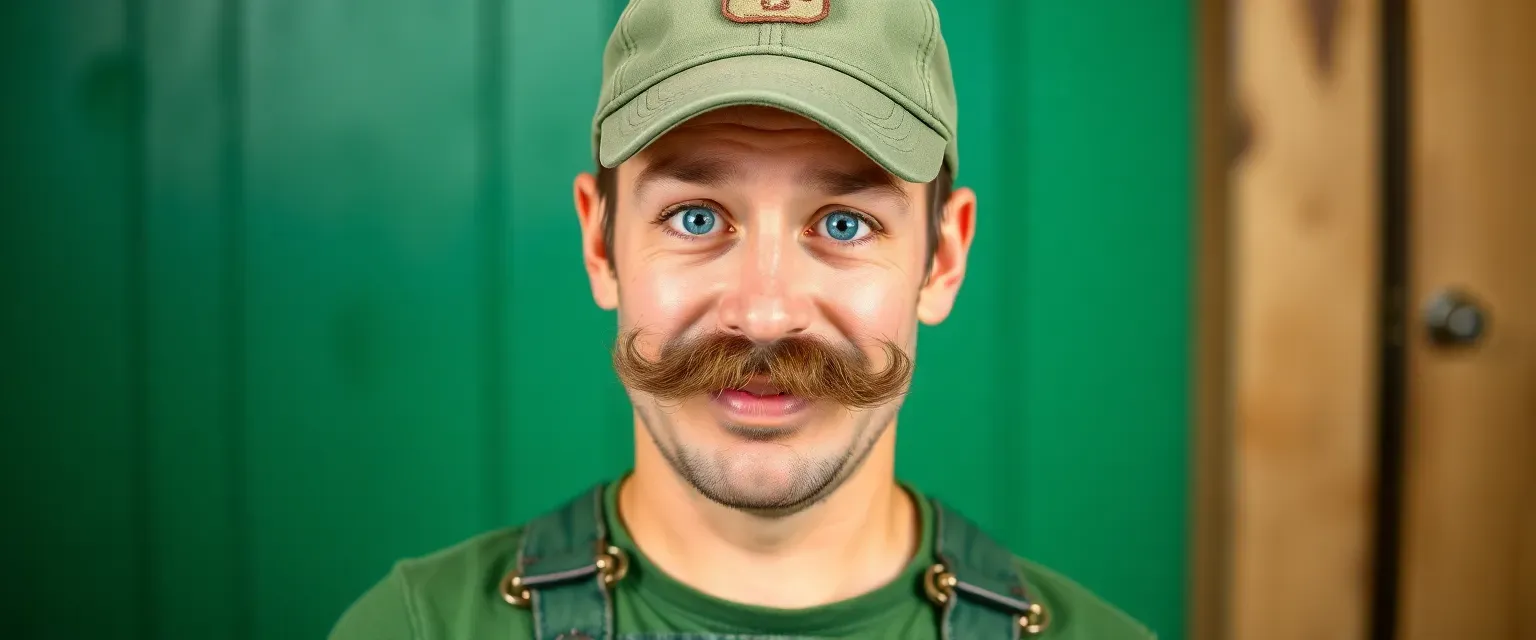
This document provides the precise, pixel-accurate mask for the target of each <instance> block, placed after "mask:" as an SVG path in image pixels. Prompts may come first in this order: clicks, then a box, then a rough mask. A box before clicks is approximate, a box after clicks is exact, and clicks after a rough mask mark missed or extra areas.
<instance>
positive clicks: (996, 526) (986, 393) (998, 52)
mask: <svg viewBox="0 0 1536 640" xmlns="http://www.w3.org/2000/svg"><path fill="white" fill-rule="evenodd" d="M935 4H936V5H937V6H938V9H939V19H940V22H941V25H940V26H941V27H942V28H943V29H944V35H945V43H946V44H947V45H948V46H949V56H950V65H951V67H952V69H953V73H954V78H955V89H956V92H957V99H958V101H959V105H960V113H959V116H958V131H959V134H960V172H959V174H958V175H956V176H955V178H956V185H957V186H965V187H971V188H972V189H975V190H976V192H977V199H978V205H977V211H976V240H975V243H974V244H973V245H972V248H971V254H970V259H969V264H968V265H967V268H966V277H965V285H964V286H963V287H962V288H961V290H960V296H959V298H958V299H957V301H956V303H955V310H954V313H953V314H952V315H951V316H950V318H949V319H948V320H946V321H945V322H944V323H943V324H940V325H938V326H933V327H920V328H919V331H918V340H917V369H916V372H915V375H914V379H913V381H912V392H911V394H909V395H908V397H907V399H906V401H905V404H904V405H903V407H902V411H901V416H900V420H899V424H898V426H897V437H896V440H897V445H896V451H897V470H898V473H899V474H901V475H902V476H903V477H904V478H905V479H907V480H908V481H910V482H912V483H914V484H915V485H916V486H918V487H921V488H922V489H923V490H925V491H927V492H929V493H931V494H933V495H935V496H937V497H939V498H940V499H943V500H945V501H946V502H947V503H948V504H950V505H952V506H953V508H955V509H956V510H958V511H960V512H961V513H964V514H966V515H967V516H969V517H971V518H972V519H974V520H976V521H977V523H979V524H981V525H983V526H985V527H987V528H988V529H989V530H991V531H994V532H996V533H997V535H998V536H999V538H1000V539H1009V540H1010V541H1015V542H1016V541H1018V533H1019V527H1018V525H1019V521H1020V518H1017V517H1015V516H1017V515H1021V514H1020V513H1019V512H1018V511H1015V510H1010V509H1006V508H1005V507H1004V506H1005V505H1006V504H1008V503H1009V502H1010V501H1012V500H1016V499H1017V497H1018V496H1017V494H1016V493H1014V492H1011V491H1004V490H1002V489H1001V488H998V489H996V490H990V489H983V488H980V487H978V486H977V485H976V483H975V482H974V480H975V478H977V477H988V478H997V477H1003V476H1005V475H1006V473H1007V470H1008V467H1006V466H1004V465H1003V463H1004V462H1005V461H1006V457H1007V456H1009V455H1010V454H1011V452H1012V451H1013V447H1011V446H1009V445H1010V442H1017V434H1018V431H1017V427H1018V423H1017V421H1015V420H1012V419H1011V417H1010V416H1006V415H1000V414H998V413H997V412H996V411H995V410H994V407H996V406H997V405H998V404H1000V403H1003V402H1006V401H1007V399H1008V398H1010V397H1015V396H1016V394H1017V392H1018V389H1017V375H1016V374H1017V373H1018V370H1019V367H1018V366H1017V363H1016V362H1013V361H997V360H994V359H992V358H990V357H989V355H990V354H992V353H996V352H997V351H998V350H1005V349H1008V348H1009V347H1010V346H1017V343H1018V340H1017V335H1016V334H1014V333H1011V332H1007V331H1004V330H1002V329H1001V327H1002V326H1003V325H1002V323H1001V322H1000V321H1001V320H1002V318H1000V315H1001V314H1002V311H1001V309H1002V308H1003V307H1004V305H1006V303H1007V302H1008V300H1006V298H1005V296H1003V295H1000V294H999V292H1000V290H1002V289H1003V288H1004V287H1006V286H1007V284H1008V282H1007V281H1006V280H1005V279H1003V278H1001V277H1000V276H1001V274H1000V273H999V272H1000V269H999V268H998V265H999V264H1000V263H1001V261H1002V260H1003V259H1004V256H1005V252H1006V251H1007V247H1008V241H1007V239H1006V235H1005V230H1006V229H1009V228H1016V227H1017V223H1016V221H1015V220H1012V219H1011V218H1012V217H1013V216H1012V214H1011V213H1010V207H1009V205H1008V203H1009V202H1010V201H1011V202H1017V201H1018V196H1017V194H1004V193H1002V190H1003V189H1002V183H1001V182H1000V181H999V179H998V178H999V175H1000V173H1001V172H1002V171H1003V170H1004V169H1005V167H1004V166H1003V165H1002V164H1001V162H1000V150H1001V149H1000V148H1001V147H1002V146H1003V144H1004V141H1005V138H1004V137H1003V136H1002V135H1001V134H1002V131H1001V124H1002V123H1001V122H1000V121H999V119H998V116H999V107H1000V104H999V97H1000V95H1001V93H1002V92H1003V90H1004V87H1003V86H1002V85H1000V84H999V83H998V82H997V76H998V69H999V65H998V64H997V62H996V61H997V60H998V58H999V57H1000V56H1009V55H1017V54H1018V52H1017V51H1011V52H1010V51H1006V50H1004V49H1003V48H1002V47H1001V45H1000V43H999V41H998V32H997V29H996V28H995V27H996V25H997V24H998V23H999V21H1000V20H1001V19H1002V16H1003V12H1002V11H1001V8H1002V7H1001V5H999V4H997V3H994V2H957V1H955V0H948V1H945V0H939V1H938V2H936V3H935ZM962 33H964V34H969V35H968V36H966V37H960V36H959V35H958V34H962ZM924 215H927V214H926V211H925V212H924ZM979 363H984V364H980V366H978V364H979ZM994 366H995V367H996V370H994V369H993V367H994ZM983 372H985V373H983ZM1008 373H1012V374H1015V375H1003V374H1008ZM980 376H986V377H980ZM962 467H963V468H965V469H966V470H967V471H966V472H965V473H956V469H957V468H962ZM1010 511H1012V513H1010Z"/></svg>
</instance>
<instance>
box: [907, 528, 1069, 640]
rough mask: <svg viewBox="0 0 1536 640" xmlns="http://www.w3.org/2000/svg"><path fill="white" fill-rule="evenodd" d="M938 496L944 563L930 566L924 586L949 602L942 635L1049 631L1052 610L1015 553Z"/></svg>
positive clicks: (1013, 635) (949, 639)
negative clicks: (1035, 593) (1037, 595)
mask: <svg viewBox="0 0 1536 640" xmlns="http://www.w3.org/2000/svg"><path fill="white" fill-rule="evenodd" d="M932 502H933V515H934V545H935V549H934V555H936V556H937V557H938V559H939V564H937V565H934V566H933V568H931V569H929V570H928V577H927V580H925V581H924V587H925V588H926V590H927V592H928V597H929V598H931V599H933V600H934V601H935V602H936V603H938V604H940V605H942V606H943V607H944V610H943V620H942V622H941V623H940V637H941V638H943V640H959V639H962V638H963V639H967V640H968V639H970V638H978V639H982V640H988V639H994V638H996V639H1002V638H1009V639H1017V638H1020V637H1021V636H1033V635H1038V634H1039V633H1041V632H1043V631H1044V630H1045V628H1046V625H1047V624H1049V619H1048V617H1047V614H1046V611H1045V609H1044V607H1043V606H1041V604H1040V603H1039V602H1037V601H1036V600H1035V599H1034V597H1033V596H1032V594H1031V589H1030V588H1029V585H1028V583H1027V582H1026V581H1025V579H1024V575H1023V574H1022V573H1020V569H1019V568H1018V566H1017V564H1016V563H1015V562H1014V557H1013V554H1012V553H1009V551H1008V550H1007V549H1005V548H1003V547H1002V546H1001V545H999V544H997V543H996V542H994V541H993V540H992V539H991V538H989V537H987V535H986V534H985V533H982V531H981V529H980V528H979V527H977V526H976V525H974V524H972V523H971V522H970V521H969V520H966V519H965V518H964V517H962V516H961V515H960V514H958V513H956V512H954V511H952V510H950V509H948V508H946V507H945V506H944V505H942V504H940V503H939V502H938V501H937V500H934V501H932Z"/></svg>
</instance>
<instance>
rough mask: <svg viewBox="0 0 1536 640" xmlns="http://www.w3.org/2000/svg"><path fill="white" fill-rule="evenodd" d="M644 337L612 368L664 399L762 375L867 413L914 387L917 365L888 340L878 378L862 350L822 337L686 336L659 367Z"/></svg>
mask: <svg viewBox="0 0 1536 640" xmlns="http://www.w3.org/2000/svg"><path fill="white" fill-rule="evenodd" d="M640 336H641V332H640V330H638V329H636V330H630V331H627V332H625V333H624V334H623V335H621V336H620V337H619V339H618V341H617V343H616V344H615V345H614V349H613V368H614V370H615V371H617V372H618V374H619V379H620V380H622V381H623V382H624V384H625V386H628V387H630V388H631V389H635V390H638V391H643V392H646V393H649V394H651V395H654V396H656V397H658V398H661V399H664V400H682V399H685V398H691V397H695V396H699V395H704V394H714V393H716V392H718V391H720V390H721V389H740V388H742V387H745V386H746V385H747V383H748V382H749V381H750V380H751V379H752V377H753V376H759V375H760V376H766V377H767V378H768V383H769V384H771V385H773V386H774V387H776V388H778V389H779V391H781V392H783V393H788V394H793V395H796V396H800V397H803V398H815V399H823V400H831V401H833V402H836V403H838V404H841V405H843V406H844V407H847V408H850V409H868V408H872V407H877V406H880V405H883V404H885V403H887V402H890V401H892V400H895V399H896V398H898V397H900V396H901V395H902V394H904V393H906V390H907V386H908V384H909V383H910V382H911V380H912V369H913V363H912V358H911V357H910V356H908V355H907V353H906V351H904V350H902V349H901V347H900V346H898V345H897V344H896V343H894V342H891V341H889V340H881V341H880V346H881V348H882V349H883V350H884V352H885V356H886V358H885V359H886V365H885V367H884V368H883V369H881V370H878V371H877V370H874V365H873V364H872V363H871V362H870V358H869V357H868V356H867V355H866V354H865V353H864V352H863V351H861V350H860V349H859V348H858V347H857V346H855V345H852V344H849V345H847V346H837V345H834V344H832V342H831V341H829V340H827V339H825V338H821V337H817V336H790V337H786V338H782V339H779V340H775V341H773V342H756V341H753V340H752V339H750V338H747V337H745V336H742V335H739V334H730V333H709V334H703V335H696V336H689V337H681V338H676V339H673V340H670V341H668V342H667V343H666V344H665V345H663V346H662V349H661V355H660V357H658V358H657V359H656V360H654V361H653V360H649V359H647V358H646V357H645V356H643V355H641V354H640V351H639V349H638V347H637V342H638V340H639V339H640Z"/></svg>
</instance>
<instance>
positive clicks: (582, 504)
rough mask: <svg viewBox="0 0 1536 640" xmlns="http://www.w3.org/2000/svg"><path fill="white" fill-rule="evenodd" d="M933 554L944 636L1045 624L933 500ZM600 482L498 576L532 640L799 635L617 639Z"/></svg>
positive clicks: (530, 529)
mask: <svg viewBox="0 0 1536 640" xmlns="http://www.w3.org/2000/svg"><path fill="white" fill-rule="evenodd" d="M932 504H933V514H934V540H935V546H936V548H935V556H936V557H937V558H938V560H939V564H936V565H934V566H933V567H932V568H930V569H929V570H928V572H927V573H926V575H925V577H924V584H923V587H924V590H925V591H926V592H927V594H928V597H929V599H930V600H932V601H933V603H934V605H935V606H939V607H942V613H941V615H940V622H939V624H940V630H939V632H940V633H939V637H940V638H942V639H943V640H1005V639H1011V640H1017V639H1018V638H1020V636H1021V635H1036V634H1038V633H1040V632H1042V631H1043V630H1044V629H1045V626H1046V624H1047V623H1048V620H1047V617H1046V612H1045V610H1044V609H1043V608H1042V607H1041V606H1040V605H1039V604H1038V603H1035V602H1032V601H1031V599H1030V596H1029V590H1028V589H1027V587H1026V584H1025V581H1024V577H1023V576H1022V575H1021V574H1020V573H1019V572H1018V569H1017V568H1016V567H1015V565H1014V561H1013V555H1012V554H1010V553H1009V552H1008V551H1007V550H1006V549H1004V548H1002V547H1001V546H999V545H998V544H997V543H995V542H993V541H992V540H991V539H989V538H988V537H987V536H986V535H985V534H983V533H982V532H981V530H980V529H978V528H977V527H976V526H975V525H973V524H971V523H970V522H969V521H967V520H965V519H964V518H962V517H960V516H959V515H958V514H956V513H954V512H953V511H949V510H947V509H945V508H944V507H943V505H941V504H939V503H938V502H937V501H933V502H932ZM605 529H606V528H605V526H604V518H603V487H602V486H601V485H599V486H598V487H596V488H594V489H592V490H591V491H589V492H587V493H586V494H584V495H583V496H582V497H580V498H577V499H576V500H574V501H572V502H570V503H569V504H567V505H566V506H564V507H561V508H560V509H558V510H556V511H554V512H553V513H550V514H547V515H544V516H541V517H539V518H537V519H535V520H533V521H532V522H530V523H528V526H527V527H526V528H525V529H524V531H523V538H522V541H521V542H520V543H519V549H518V554H517V566H516V567H515V568H514V569H513V570H512V571H511V572H510V573H508V574H507V576H506V577H505V578H504V579H503V580H502V582H501V592H502V597H503V599H505V600H506V601H507V602H508V603H509V604H511V605H513V606H518V607H526V608H531V609H532V611H533V626H534V637H535V638H537V639H538V640H797V639H795V638H788V637H783V636H742V635H714V634H668V635H642V636H624V637H623V638H616V635H615V627H614V622H613V599H612V597H611V593H610V589H612V587H613V585H615V584H617V583H618V581H619V580H621V579H623V577H624V574H625V572H626V571H627V570H628V565H629V563H628V560H627V559H626V557H625V554H624V552H623V551H622V550H620V549H618V548H617V547H613V546H610V545H609V544H608V541H607V532H606V530H605Z"/></svg>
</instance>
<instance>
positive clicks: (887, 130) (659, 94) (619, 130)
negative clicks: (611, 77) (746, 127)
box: [598, 55, 948, 182]
mask: <svg viewBox="0 0 1536 640" xmlns="http://www.w3.org/2000/svg"><path fill="white" fill-rule="evenodd" d="M736 105H763V106H769V107H777V108H779V109H783V110H785V111H789V112H792V113H797V114H799V115H802V116H805V117H807V118H810V119H811V120H814V121H816V122H817V123H819V124H821V125H822V126H824V127H826V128H827V129H829V130H831V131H833V132H834V133H837V134H838V135H839V136H842V137H843V138H844V139H845V140H847V141H848V142H850V143H852V144H853V145H854V146H855V147H858V148H859V149H860V150H861V151H863V152H864V153H865V154H866V155H868V156H869V157H870V158H871V159H873V160H874V161H875V162H878V163H880V165H881V166H883V167H885V168H886V170H887V171H890V172H891V173H892V174H895V175H896V176H897V177H900V178H902V179H903V180H908V181H911V182H929V181H932V180H933V179H934V178H935V177H937V176H938V173H939V167H940V166H942V165H943V164H944V150H945V147H946V146H947V145H948V141H946V140H945V139H944V137H943V136H942V135H940V134H939V133H938V132H936V131H934V130H933V129H932V128H930V127H929V126H928V125H927V124H925V123H924V122H923V121H921V120H919V119H918V118H917V117H916V116H914V115H912V114H911V113H910V112H908V111H907V110H906V109H905V108H904V107H902V106H901V105H899V104H897V103H896V102H895V101H893V100H891V99H890V98H888V97H886V95H885V94H883V93H881V92H879V91H877V90H875V89H874V88H872V87H870V86H869V85H867V84H864V82H863V81H861V80H859V79H858V78H855V77H853V76H850V75H848V74H845V73H843V72H841V71H838V70H836V69H832V68H829V67H826V66H823V65H820V64H816V63H814V62H810V61H807V60H801V59H799V58H790V57H787V56H776V55H751V56H738V57H734V58H725V59H722V60H715V61H712V62H706V63H704V64H701V65H698V66H696V67H692V68H689V69H686V70H684V71H680V72H678V73H677V74H674V75H672V76H671V77H668V78H667V79H665V80H662V81H661V82H659V83H657V84H656V85H655V86H652V87H651V88H649V89H647V90H645V91H644V92H642V93H641V94H639V95H637V96H635V97H634V98H632V99H631V100H630V101H629V102H628V103H627V104H625V105H623V106H622V107H620V108H619V109H618V110H617V111H614V112H613V113H611V114H609V115H608V116H607V117H606V118H603V120H602V124H601V128H600V131H599V134H600V135H599V142H600V146H599V149H598V161H599V162H601V163H602V164H603V165H604V166H607V167H614V166H617V165H618V164H619V163H621V162H623V161H624V160H626V159H628V158H629V157H630V156H633V155H634V154H636V153H638V152H639V151H640V150H641V149H644V148H645V147H646V146H647V145H649V144H650V143H651V142H652V141H654V140H656V139H657V138H659V137H661V135H662V134H665V133H666V132H667V131H670V130H671V129H672V128H673V127H676V126H677V125H679V124H682V123H683V122H685V121H687V120H688V119H690V118H693V117H694V116H697V115H699V114H701V113H704V112H706V111H711V110H714V109H719V108H721V107H727V106H736Z"/></svg>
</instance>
